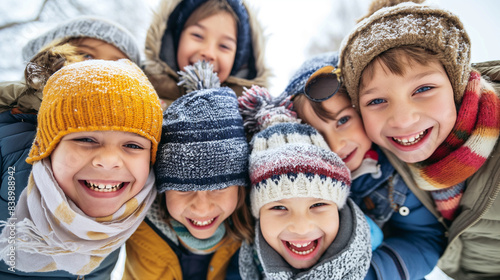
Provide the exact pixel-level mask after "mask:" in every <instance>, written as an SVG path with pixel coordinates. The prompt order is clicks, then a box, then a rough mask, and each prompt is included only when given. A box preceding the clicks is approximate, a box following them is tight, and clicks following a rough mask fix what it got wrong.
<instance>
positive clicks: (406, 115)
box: [388, 102, 420, 128]
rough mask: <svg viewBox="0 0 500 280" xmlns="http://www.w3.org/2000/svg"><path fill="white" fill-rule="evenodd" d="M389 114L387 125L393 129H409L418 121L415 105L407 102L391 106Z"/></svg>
mask: <svg viewBox="0 0 500 280" xmlns="http://www.w3.org/2000/svg"><path fill="white" fill-rule="evenodd" d="M390 114H391V115H390V116H389V120H388V124H389V125H390V126H391V127H395V128H405V127H410V126H412V125H413V124H415V123H416V122H418V121H419V119H420V117H419V114H418V111H417V110H416V108H415V105H414V104H412V103H409V102H399V103H398V104H397V105H393V106H391V110H390Z"/></svg>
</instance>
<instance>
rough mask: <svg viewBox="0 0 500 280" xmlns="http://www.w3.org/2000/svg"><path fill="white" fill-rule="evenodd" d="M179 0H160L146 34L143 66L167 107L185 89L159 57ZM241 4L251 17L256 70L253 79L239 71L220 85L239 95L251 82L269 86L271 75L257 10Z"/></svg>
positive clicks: (173, 72) (176, 75)
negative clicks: (170, 18)
mask: <svg viewBox="0 0 500 280" xmlns="http://www.w3.org/2000/svg"><path fill="white" fill-rule="evenodd" d="M181 1H182V0H163V1H161V3H160V5H159V7H158V8H157V9H156V10H155V14H154V15H153V19H152V22H151V25H150V27H149V30H148V33H147V37H146V45H145V55H146V60H145V62H144V63H143V65H142V68H143V69H144V72H145V73H146V74H147V75H148V77H149V79H150V81H151V83H152V84H153V86H154V87H155V89H156V91H157V93H158V95H159V97H160V98H161V99H162V100H163V101H164V102H165V103H166V106H169V105H170V104H171V103H172V102H173V101H175V100H176V99H177V98H179V97H180V96H182V95H184V94H185V91H184V89H183V88H181V87H178V86H177V82H178V81H179V76H178V74H177V71H176V70H175V69H176V65H169V64H167V62H165V61H162V60H161V59H160V51H161V49H162V47H164V46H162V38H163V34H164V33H165V31H166V30H167V21H168V18H169V16H170V14H171V13H172V12H173V11H174V9H175V8H176V7H177V5H178V4H179V3H180V2H181ZM244 2H245V1H244ZM244 4H245V6H246V8H247V11H248V16H249V20H250V28H251V33H252V47H253V55H254V58H255V69H256V71H257V73H256V77H255V78H252V79H248V78H246V77H245V74H246V73H240V72H238V74H237V76H229V78H228V79H227V80H226V81H225V82H224V83H222V84H221V86H229V87H230V88H232V89H233V90H234V92H235V93H236V95H237V96H240V95H241V93H242V92H243V87H247V88H250V87H251V86H252V85H259V86H262V87H268V79H269V77H270V75H271V74H270V70H269V69H268V67H267V66H266V64H265V54H264V49H265V40H266V39H265V36H264V32H263V30H262V27H261V25H260V23H259V22H258V20H257V15H256V12H255V11H253V10H252V8H251V7H250V6H249V4H248V3H244ZM171 60H173V61H176V59H175V58H171ZM174 63H175V62H174Z"/></svg>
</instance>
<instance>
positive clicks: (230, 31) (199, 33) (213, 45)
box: [177, 12, 237, 82]
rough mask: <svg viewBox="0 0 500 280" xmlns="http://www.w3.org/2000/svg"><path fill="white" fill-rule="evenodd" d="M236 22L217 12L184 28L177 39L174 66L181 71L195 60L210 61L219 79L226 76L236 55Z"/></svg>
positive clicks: (225, 14)
mask: <svg viewBox="0 0 500 280" xmlns="http://www.w3.org/2000/svg"><path fill="white" fill-rule="evenodd" d="M236 35H237V27H236V21H235V19H234V18H233V16H232V15H231V14H229V13H227V12H219V13H217V14H214V15H212V16H209V17H207V18H204V19H202V20H200V21H198V22H197V23H196V24H194V25H191V26H188V27H186V28H185V29H184V30H183V31H182V33H181V37H180V40H179V46H178V50H177V64H178V66H179V68H180V69H181V70H183V69H184V67H186V66H188V65H193V64H194V63H195V62H197V61H199V60H205V61H207V62H210V63H211V64H212V65H213V67H214V72H216V73H217V75H218V77H219V80H220V81H221V82H224V81H225V80H226V79H227V78H228V77H229V75H230V73H231V69H232V68H233V63H234V59H235V56H236V46H237V45H236V43H237V42H236V40H237V37H236Z"/></svg>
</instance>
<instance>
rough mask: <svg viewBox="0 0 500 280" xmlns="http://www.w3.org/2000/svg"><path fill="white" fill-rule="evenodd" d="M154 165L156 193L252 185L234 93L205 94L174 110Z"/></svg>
mask: <svg viewBox="0 0 500 280" xmlns="http://www.w3.org/2000/svg"><path fill="white" fill-rule="evenodd" d="M162 134H163V135H162V139H161V143H160V147H159V150H158V162H157V164H156V165H155V173H156V186H157V188H158V191H159V192H160V193H161V192H164V191H166V190H178V191H206V190H219V189H224V188H227V187H229V186H234V185H237V186H246V185H247V184H248V144H247V141H246V136H245V131H244V129H243V120H242V117H241V115H240V113H239V111H238V102H237V100H236V94H235V93H234V91H233V90H231V89H230V88H227V87H222V88H211V89H201V90H197V91H193V92H191V93H189V94H186V95H184V96H182V97H180V98H179V99H177V100H176V101H174V102H173V103H172V105H170V107H168V109H167V111H165V115H164V116H163V133H162Z"/></svg>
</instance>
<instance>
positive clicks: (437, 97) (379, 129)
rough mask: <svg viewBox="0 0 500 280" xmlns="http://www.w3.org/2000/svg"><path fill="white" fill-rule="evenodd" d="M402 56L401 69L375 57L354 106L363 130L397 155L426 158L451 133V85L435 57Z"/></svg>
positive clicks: (406, 158) (407, 159)
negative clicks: (414, 59) (411, 58)
mask: <svg viewBox="0 0 500 280" xmlns="http://www.w3.org/2000/svg"><path fill="white" fill-rule="evenodd" d="M398 59H406V60H407V61H406V63H405V64H404V65H405V66H404V71H403V74H402V75H396V74H393V73H392V72H390V71H389V70H388V69H387V67H386V66H385V65H384V64H383V63H381V62H379V61H376V60H375V61H374V62H372V63H374V65H373V77H370V78H368V77H365V75H366V74H365V73H363V76H362V79H361V81H362V82H361V86H360V92H359V104H360V105H359V106H360V111H361V115H362V118H363V123H364V126H365V129H366V133H367V134H368V136H369V137H370V139H371V140H372V141H373V142H375V143H376V144H378V145H380V146H382V147H384V148H386V149H388V150H389V151H391V152H392V153H394V154H395V155H396V156H397V157H398V158H399V159H401V160H403V161H405V162H408V163H415V162H420V161H423V160H425V159H427V158H429V157H430V156H431V155H432V154H433V153H434V151H435V150H436V149H437V148H438V147H439V145H440V144H441V143H443V142H444V140H445V139H446V137H448V135H449V134H450V132H451V130H452V129H453V126H454V125H455V121H456V119H457V111H456V107H455V102H454V98H453V88H452V85H451V83H450V80H449V78H448V75H447V73H446V71H445V69H444V67H443V66H442V65H441V63H439V62H438V61H430V62H428V63H427V65H422V64H420V63H417V62H412V61H409V60H408V59H407V58H406V57H405V56H402V57H399V58H398Z"/></svg>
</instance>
